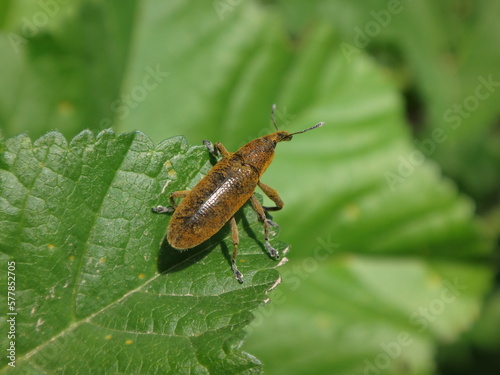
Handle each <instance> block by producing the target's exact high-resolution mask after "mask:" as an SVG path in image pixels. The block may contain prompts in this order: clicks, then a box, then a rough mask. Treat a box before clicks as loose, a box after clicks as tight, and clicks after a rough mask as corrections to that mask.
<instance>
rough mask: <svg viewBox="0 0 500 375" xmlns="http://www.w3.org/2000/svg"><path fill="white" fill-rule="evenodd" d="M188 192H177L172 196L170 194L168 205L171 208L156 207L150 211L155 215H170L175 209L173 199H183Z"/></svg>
mask: <svg viewBox="0 0 500 375" xmlns="http://www.w3.org/2000/svg"><path fill="white" fill-rule="evenodd" d="M189 192H190V190H179V191H174V192H172V194H170V204H171V206H156V207H153V208H152V209H151V210H152V211H153V212H155V213H157V214H171V213H172V212H174V211H175V208H176V207H177V204H176V203H175V200H174V199H175V198H184V197H185V196H186V195H187V194H188V193H189Z"/></svg>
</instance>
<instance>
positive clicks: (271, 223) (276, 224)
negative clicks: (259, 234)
mask: <svg viewBox="0 0 500 375" xmlns="http://www.w3.org/2000/svg"><path fill="white" fill-rule="evenodd" d="M266 221H267V223H268V224H269V225H271V226H273V227H275V228H279V227H280V226H279V225H278V223H276V222H274V221H272V220H271V219H266Z"/></svg>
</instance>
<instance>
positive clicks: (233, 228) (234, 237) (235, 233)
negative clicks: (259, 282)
mask: <svg viewBox="0 0 500 375" xmlns="http://www.w3.org/2000/svg"><path fill="white" fill-rule="evenodd" d="M230 224H231V239H232V241H233V256H232V258H231V268H232V269H233V274H234V277H235V278H236V280H238V282H239V283H240V284H241V283H243V274H242V273H241V272H240V270H238V267H237V266H236V256H237V255H238V245H239V243H240V238H239V235H238V226H237V225H236V219H235V218H234V216H233V217H232V218H231V220H230Z"/></svg>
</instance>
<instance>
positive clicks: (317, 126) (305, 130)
mask: <svg viewBox="0 0 500 375" xmlns="http://www.w3.org/2000/svg"><path fill="white" fill-rule="evenodd" d="M323 125H325V123H324V122H318V123H317V124H316V125H314V126H311V127H310V128H307V129H304V130H301V131H300V132H295V133H292V135H294V134H300V133H305V132H308V131H309V130H313V129H316V128H320V127H322V126H323Z"/></svg>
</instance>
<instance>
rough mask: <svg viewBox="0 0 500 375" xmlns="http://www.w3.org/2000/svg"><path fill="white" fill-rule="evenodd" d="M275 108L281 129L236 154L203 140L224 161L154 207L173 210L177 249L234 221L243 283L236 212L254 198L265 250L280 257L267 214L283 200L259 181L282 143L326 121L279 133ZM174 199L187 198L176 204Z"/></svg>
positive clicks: (170, 234)
mask: <svg viewBox="0 0 500 375" xmlns="http://www.w3.org/2000/svg"><path fill="white" fill-rule="evenodd" d="M275 108H276V105H273V106H272V111H271V120H272V122H273V124H274V127H275V128H276V132H275V133H272V134H268V135H266V136H263V137H261V138H257V139H254V140H253V141H251V142H249V143H247V144H246V145H244V146H243V147H241V148H240V149H239V150H238V151H236V152H234V153H231V152H229V151H227V150H226V148H225V147H224V146H223V145H222V144H221V143H219V142H217V143H215V144H212V143H211V142H209V141H203V143H204V144H205V145H206V146H207V148H208V149H209V151H210V153H211V154H213V155H214V156H217V154H218V153H220V154H221V155H222V159H221V160H219V162H218V163H217V164H215V165H214V166H213V167H212V169H211V170H210V171H209V172H208V173H207V175H206V176H205V177H203V178H202V179H201V181H200V182H198V183H197V184H196V186H195V187H194V188H193V189H192V190H181V191H174V192H173V193H171V194H170V203H171V204H172V206H169V207H163V206H157V207H153V212H156V213H172V212H173V215H172V218H171V219H170V223H169V225H168V229H167V240H168V242H169V244H170V245H171V246H172V247H173V248H175V249H178V250H186V249H190V248H193V247H195V246H197V245H199V244H201V243H202V242H204V241H206V240H208V239H209V238H210V237H212V236H213V235H214V234H216V233H217V232H218V231H219V230H220V229H221V228H222V227H223V226H224V224H226V223H227V222H228V221H229V222H230V226H231V238H232V242H233V246H234V249H233V255H232V259H231V267H232V269H233V273H234V276H235V277H236V279H237V280H238V281H239V282H240V283H242V282H243V274H242V273H241V272H240V271H239V270H238V268H237V266H236V255H237V254H238V243H239V238H238V228H237V226H236V220H235V218H234V215H235V213H236V212H237V211H238V210H239V209H240V208H241V207H242V206H243V205H244V204H245V203H246V202H247V201H250V203H251V205H252V207H253V209H254V210H255V211H256V212H257V215H258V216H259V220H260V221H261V222H262V223H263V225H264V239H265V246H266V249H267V251H268V252H269V255H270V256H271V257H273V258H275V259H278V258H279V254H278V251H277V250H276V249H275V248H274V247H272V246H271V244H270V243H269V226H270V225H273V226H277V225H276V224H275V223H274V222H273V221H271V220H270V219H268V218H267V217H266V211H277V210H281V209H282V208H283V205H284V203H283V201H282V200H281V198H280V197H279V195H278V192H277V191H276V190H274V189H272V188H271V187H269V186H267V185H265V184H263V183H262V182H260V177H261V176H262V174H263V173H264V172H265V170H266V169H267V167H268V166H269V165H270V164H271V161H272V160H273V157H274V150H275V148H276V144H277V143H279V142H283V141H290V140H291V139H292V138H293V136H294V135H295V134H300V133H304V132H306V131H309V130H312V129H315V128H318V127H320V126H323V124H324V123H323V122H320V123H318V124H316V125H314V126H312V127H310V128H308V129H305V130H302V131H299V132H296V133H288V132H286V131H283V130H282V131H280V130H278V127H277V126H276V122H275V120H274V110H275ZM257 185H258V186H259V187H260V188H261V189H262V191H263V192H264V194H266V195H267V196H268V197H269V198H270V199H271V200H272V201H273V202H274V204H275V205H276V206H275V207H264V206H262V204H261V203H260V202H259V200H258V199H257V198H256V196H255V194H254V191H255V187H256V186H257ZM175 198H184V199H182V200H181V201H180V203H179V205H177V204H176V202H175Z"/></svg>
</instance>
